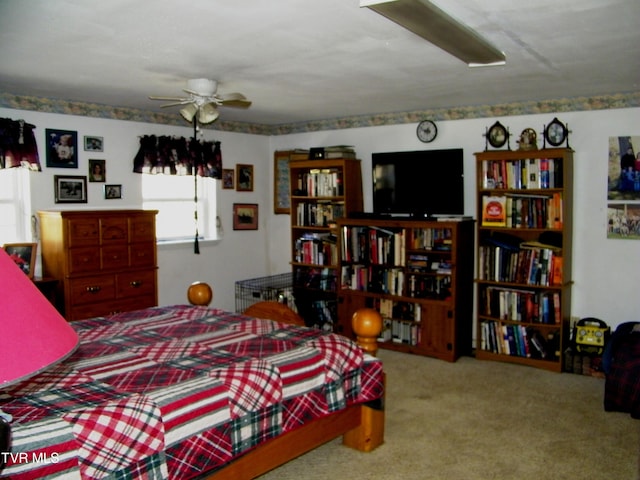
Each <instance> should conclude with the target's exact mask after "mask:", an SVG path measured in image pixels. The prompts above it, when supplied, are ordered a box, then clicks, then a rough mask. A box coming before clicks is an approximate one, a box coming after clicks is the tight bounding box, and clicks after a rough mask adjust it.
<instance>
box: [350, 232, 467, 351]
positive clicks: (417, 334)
mask: <svg viewBox="0 0 640 480" xmlns="http://www.w3.org/2000/svg"><path fill="white" fill-rule="evenodd" d="M338 230H339V233H338V237H339V254H340V257H339V258H340V261H339V271H340V275H339V279H338V297H339V299H338V331H340V332H341V333H343V334H345V335H347V336H352V335H353V332H352V331H351V325H350V322H351V316H352V315H353V313H354V312H355V311H356V310H357V309H358V308H362V307H369V308H374V309H376V310H378V311H379V312H380V314H381V315H382V318H383V324H384V326H385V328H384V329H383V332H382V333H381V335H380V338H379V339H378V340H379V346H380V347H381V348H388V349H393V350H398V351H403V352H407V353H416V354H420V355H427V356H433V357H436V358H441V359H444V360H448V361H455V360H456V359H457V358H458V357H459V356H460V355H465V354H469V353H470V352H471V323H472V320H471V303H472V302H469V298H470V297H471V295H472V291H473V283H472V275H473V273H472V272H473V221H469V220H465V221H450V222H446V221H423V220H395V219H394V220H386V219H384V220H373V219H341V220H339V221H338Z"/></svg>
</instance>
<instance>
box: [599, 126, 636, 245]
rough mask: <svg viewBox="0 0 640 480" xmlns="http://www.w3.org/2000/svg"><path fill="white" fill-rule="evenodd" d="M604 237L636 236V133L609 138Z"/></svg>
mask: <svg viewBox="0 0 640 480" xmlns="http://www.w3.org/2000/svg"><path fill="white" fill-rule="evenodd" d="M607 200H608V204H607V238H615V239H633V240H640V135H633V136H621V137H610V138H609V168H608V173H607Z"/></svg>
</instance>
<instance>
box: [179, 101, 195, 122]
mask: <svg viewBox="0 0 640 480" xmlns="http://www.w3.org/2000/svg"><path fill="white" fill-rule="evenodd" d="M196 113H198V106H197V105H196V104H195V103H188V104H187V105H185V106H184V107H183V108H181V109H180V115H182V117H183V118H184V119H185V120H186V121H187V122H189V123H191V122H193V117H195V116H196Z"/></svg>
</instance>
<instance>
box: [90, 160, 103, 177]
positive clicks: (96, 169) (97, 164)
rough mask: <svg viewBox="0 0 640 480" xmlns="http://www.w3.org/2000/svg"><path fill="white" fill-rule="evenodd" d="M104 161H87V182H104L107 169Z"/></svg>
mask: <svg viewBox="0 0 640 480" xmlns="http://www.w3.org/2000/svg"><path fill="white" fill-rule="evenodd" d="M106 163H107V161H106V160H89V181H90V182H106V181H107V167H106Z"/></svg>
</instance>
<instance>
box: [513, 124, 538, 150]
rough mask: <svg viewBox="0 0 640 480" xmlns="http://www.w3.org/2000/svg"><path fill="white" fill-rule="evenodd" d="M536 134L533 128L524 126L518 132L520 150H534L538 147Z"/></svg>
mask: <svg viewBox="0 0 640 480" xmlns="http://www.w3.org/2000/svg"><path fill="white" fill-rule="evenodd" d="M537 139H538V135H537V134H536V131H535V130H534V129H533V128H525V129H524V130H523V131H522V133H521V134H520V140H519V141H518V143H519V144H520V150H536V149H537V148H538V143H537Z"/></svg>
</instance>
